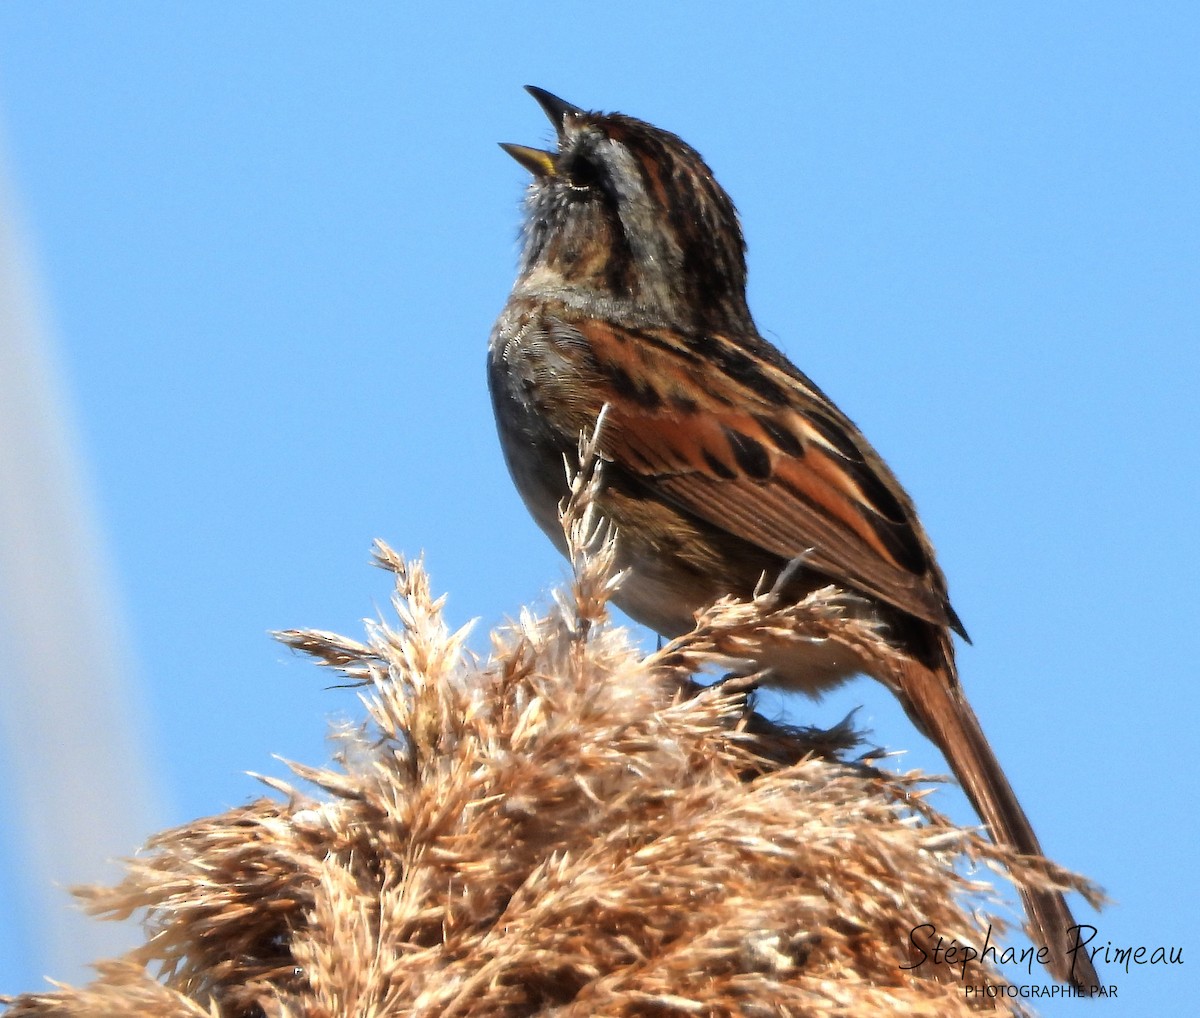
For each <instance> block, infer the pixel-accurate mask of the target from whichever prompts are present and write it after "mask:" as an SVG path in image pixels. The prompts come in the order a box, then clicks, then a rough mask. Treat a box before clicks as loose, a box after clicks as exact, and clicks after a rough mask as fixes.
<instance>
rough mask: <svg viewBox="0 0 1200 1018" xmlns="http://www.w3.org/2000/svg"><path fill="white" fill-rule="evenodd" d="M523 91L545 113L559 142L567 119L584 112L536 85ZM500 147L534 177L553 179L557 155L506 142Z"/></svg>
mask: <svg viewBox="0 0 1200 1018" xmlns="http://www.w3.org/2000/svg"><path fill="white" fill-rule="evenodd" d="M525 91H526V92H528V93H529V94H530V95H531V96H533V97H534V99H536V100H537V104H538V105H539V106H540V107H541V108H542V109H543V110H544V111H545V113H546V116H547V117H549V118H550V123H552V124H553V125H554V131H555V133H556V134H557V135H558V137H559V139H560V140H561V139H562V136H563V134H564V133H565V131H566V125H567V117H578V116H581V115H582V114H583V112H584V111H583V110H581V109H580V108H579V107H578V106H572V105H571V104H570V103H569V102H567V101H566V100H565V99H560V98H559V97H558V96H556V95H552V94H551V93H549V92H547V91H546V90H545V89H544V88H538V87H537V86H536V85H526V86H525ZM500 147H501V148H502V149H504V151H505V152H507V153H508V154H509V155H510V156H512V157H513V158H514V159H515V160H516V161H517V162H519V163H520V164H521V165H522V166H524V167H525V169H527V170H528V171H529V172H530V173H532V174H533V175H534V176H535V177H553V176H554V174H555V173H556V172H557V165H556V160H557V158H558V156H557V153H554V152H546V151H545V150H543V149H540V148H530V147H529V146H528V145H514V144H512V143H511V142H507V141H502V142H501V143H500Z"/></svg>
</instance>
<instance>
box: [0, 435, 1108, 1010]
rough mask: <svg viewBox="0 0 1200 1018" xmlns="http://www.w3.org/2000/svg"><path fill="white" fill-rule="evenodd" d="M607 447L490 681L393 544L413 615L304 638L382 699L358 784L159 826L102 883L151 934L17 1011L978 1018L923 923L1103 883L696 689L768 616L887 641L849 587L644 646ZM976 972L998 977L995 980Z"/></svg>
mask: <svg viewBox="0 0 1200 1018" xmlns="http://www.w3.org/2000/svg"><path fill="white" fill-rule="evenodd" d="M583 452H584V455H583V457H582V458H583V460H584V467H583V469H582V470H580V471H579V473H578V474H577V476H576V477H575V480H574V482H573V489H572V497H571V498H570V500H569V502H568V503H567V504H566V506H565V507H564V511H563V526H564V530H565V533H566V534H567V541H568V546H569V549H570V555H571V564H572V579H571V581H570V583H569V584H568V586H567V589H566V590H565V591H563V592H561V593H560V594H558V595H557V596H556V597H555V602H554V604H553V606H552V607H551V608H550V609H549V610H548V611H546V612H545V613H543V614H535V613H533V612H530V611H524V612H522V614H521V617H520V619H519V621H517V622H515V623H512V624H510V625H509V626H508V627H507V628H504V629H501V630H500V631H498V632H497V633H495V634H494V636H493V652H492V655H491V657H490V659H489V660H488V661H487V662H486V663H484V664H482V665H481V664H478V663H476V662H474V660H473V659H472V658H471V656H470V655H469V654H467V653H466V652H465V650H464V641H465V638H466V631H465V630H460V631H458V632H450V630H449V628H448V627H447V625H446V623H445V621H444V619H443V616H442V604H443V600H442V599H436V600H435V599H434V598H433V597H432V595H431V594H430V588H429V580H428V577H427V575H426V573H425V571H424V569H423V568H422V566H421V563H420V562H409V561H406V560H405V559H404V558H402V557H401V556H399V555H398V554H396V553H395V552H393V551H392V550H391V549H389V548H387V547H386V546H384V545H382V544H380V545H378V546H377V548H376V559H377V561H378V563H379V564H380V565H381V566H383V567H384V568H386V569H388V570H390V571H391V572H392V573H394V575H395V578H396V593H395V597H394V605H395V610H396V613H397V615H398V617H399V625H389V624H387V623H384V622H378V623H368V626H367V642H366V643H360V642H357V641H354V640H350V639H346V638H344V637H341V636H336V635H334V634H331V633H326V632H317V631H312V630H308V631H290V632H286V633H281V634H279V638H280V639H281V640H282V641H283V642H284V643H286V644H288V645H289V646H291V647H294V648H296V649H297V650H301V651H303V652H305V653H307V654H309V655H311V656H313V657H314V658H316V660H317V661H318V662H319V663H320V664H322V665H325V666H328V667H330V668H332V669H334V670H335V671H337V672H339V673H340V674H341V675H343V676H345V677H348V678H349V679H350V680H351V681H353V682H355V683H360V684H361V685H362V694H361V698H362V702H363V704H364V706H365V707H366V711H367V715H368V718H369V721H368V722H367V724H366V725H365V726H364V727H363V728H362V729H361V730H360V731H358V732H357V733H355V734H353V735H351V736H346V737H344V748H343V751H342V753H341V754H340V757H339V759H338V762H337V766H336V767H333V768H329V769H322V768H311V767H305V766H300V765H294V768H293V769H294V771H295V773H296V774H297V775H298V777H299V778H301V779H303V780H304V781H305V782H307V783H309V784H311V785H313V786H316V788H317V789H319V790H320V792H319V794H316V795H311V794H306V793H304V792H302V791H301V790H299V789H297V788H293V787H290V786H288V785H285V784H283V783H280V782H275V781H268V782H267V783H268V784H269V785H271V786H273V787H274V788H275V789H276V790H277V791H278V792H280V793H282V796H283V799H282V801H280V800H275V799H267V798H263V799H260V800H258V801H257V802H253V803H251V804H249V805H247V806H244V807H242V808H239V809H233V810H229V811H227V812H225V813H223V814H220V815H218V816H214V817H209V818H207V819H203V820H198V821H196V822H194V823H191V824H187V825H185V826H183V827H180V828H177V829H175V830H171V831H167V832H165V833H163V834H160V835H158V836H157V837H155V838H154V839H153V840H152V841H151V842H150V844H149V846H148V848H147V851H146V853H145V854H144V855H142V856H139V857H138V858H136V859H134V860H132V861H130V862H129V863H128V876H126V878H125V879H124V880H123V881H122V883H120V884H119V885H118V886H116V887H113V888H87V889H82V890H80V891H78V892H77V893H78V895H79V896H80V898H81V899H82V900H83V902H84V903H85V905H86V907H87V909H88V910H89V911H91V912H92V913H93V914H95V915H98V916H103V917H106V918H118V917H126V916H128V915H130V914H132V913H135V912H140V913H141V914H143V915H144V917H145V929H146V938H145V943H144V944H143V945H142V946H141V947H139V948H137V949H136V950H134V951H132V952H130V953H129V954H127V955H125V956H124V957H122V958H120V959H117V960H114V961H107V962H103V963H100V964H99V965H97V971H98V976H97V978H96V980H95V981H94V982H93V983H91V984H90V985H89V986H87V987H85V988H82V989H73V988H69V987H58V988H56V989H55V990H53V991H51V992H46V993H31V994H25V995H23V996H21V997H18V998H15V999H13V1000H11V1001H9V1002H8V1003H9V1010H8V1011H7V1014H8V1016H9V1018H28V1016H34V1015H38V1016H45V1015H61V1016H79V1015H89V1016H90V1015H112V1016H125V1015H128V1016H133V1015H139V1016H149V1015H153V1016H161V1018H177V1016H178V1018H183V1016H195V1018H200V1016H206V1015H207V1016H229V1018H233V1016H251V1015H260V1014H261V1015H267V1016H280V1018H285V1016H301V1015H304V1016H310V1018H343V1016H350V1015H354V1016H364V1018H365V1016H382V1015H430V1016H438V1018H450V1016H457V1018H467V1016H471V1018H475V1016H497V1018H499V1016H517V1015H551V1014H553V1015H556V1016H562V1018H566V1016H590V1015H611V1016H620V1015H662V1016H667V1015H681V1016H689V1015H703V1016H725V1015H730V1016H733V1015H747V1016H759V1015H763V1016H765V1015H822V1016H838V1015H847V1016H849V1015H853V1016H859V1015H865V1014H872V1013H888V1014H890V1013H893V1012H900V1013H906V1014H916V1015H957V1014H963V1013H968V1012H969V1011H970V1010H971V1000H970V999H969V998H968V996H967V995H966V993H965V992H964V986H963V985H962V984H961V983H959V982H958V980H957V975H958V973H957V970H954V971H950V970H948V968H947V966H944V965H943V966H934V965H932V964H925V965H922V966H919V967H917V968H908V969H906V968H902V966H905V965H909V964H911V961H910V958H911V957H912V956H911V955H910V953H909V952H910V950H911V948H910V947H909V937H910V932H911V931H912V929H913V928H914V927H916V926H918V925H919V924H921V923H932V924H933V925H934V926H935V927H936V929H937V931H938V934H940V935H941V936H943V937H944V938H945V940H946V942H947V943H948V942H949V941H950V940H951V938H958V940H959V942H967V943H971V944H976V945H978V944H980V943H981V942H982V940H983V932H982V931H983V929H984V928H985V927H986V925H987V923H988V922H992V923H997V924H998V920H996V919H994V918H989V917H988V916H987V914H986V906H987V904H988V903H989V902H991V901H993V899H992V897H991V888H990V886H989V885H988V884H987V883H984V882H982V881H980V880H978V879H976V878H969V877H966V876H963V875H962V872H961V871H971V872H974V871H976V869H977V867H978V864H980V863H981V862H982V863H984V864H988V865H995V864H1003V865H1005V866H1007V867H1008V868H1009V870H1010V872H1012V873H1013V875H1014V877H1015V878H1016V879H1018V880H1031V881H1041V882H1044V883H1048V882H1051V881H1053V882H1055V883H1056V885H1057V886H1064V887H1067V886H1069V887H1074V888H1076V889H1081V890H1084V891H1085V892H1088V891H1090V889H1089V888H1087V887H1086V885H1085V884H1084V883H1083V882H1082V881H1081V880H1079V879H1078V878H1075V877H1072V876H1071V875H1069V874H1066V873H1064V872H1062V871H1060V870H1058V869H1056V868H1053V867H1049V866H1048V865H1046V866H1040V865H1038V866H1035V865H1034V864H1033V863H1032V862H1030V861H1023V860H1020V859H1015V858H1012V857H1010V856H1008V855H1006V854H1005V853H1003V852H1001V851H1000V850H998V849H996V848H995V847H993V846H992V845H991V844H990V843H988V842H987V841H986V840H984V839H983V838H982V837H981V836H980V835H979V834H978V833H977V832H975V831H974V830H965V829H960V828H956V827H954V826H953V825H951V824H950V823H949V822H948V821H947V820H945V819H944V818H943V817H941V816H940V815H938V814H937V813H935V812H934V811H933V810H932V809H931V808H930V807H929V805H928V804H927V802H926V801H925V792H923V791H922V790H921V789H920V788H919V787H918V782H919V781H920V780H921V776H920V775H918V774H915V773H912V774H907V775H902V776H896V775H894V774H891V773H887V772H882V771H879V770H877V769H875V768H874V767H873V766H871V764H870V763H869V762H868V761H867V760H865V759H859V760H857V761H852V762H846V761H845V759H844V758H845V757H846V755H847V751H848V750H849V749H850V748H851V747H852V746H853V744H854V736H853V734H852V733H850V732H849V731H848V730H843V729H838V730H835V731H833V732H831V733H814V732H802V731H797V730H789V729H783V728H780V727H778V726H774V725H770V724H768V723H766V722H764V721H763V720H762V719H761V718H758V717H757V716H756V715H753V714H752V713H751V712H750V711H749V710H748V709H747V706H746V693H745V692H744V691H739V690H737V689H734V688H733V686H734V683H727V684H726V685H725V686H723V687H720V686H719V687H713V688H708V689H700V688H699V687H697V686H693V685H691V676H692V675H693V674H694V673H695V672H696V671H697V670H698V669H701V668H703V667H709V668H711V667H712V666H714V665H717V666H720V665H722V663H723V662H725V661H726V660H727V659H729V658H736V657H737V656H738V651H739V648H741V647H743V646H744V644H745V643H746V641H747V640H748V638H749V637H750V636H751V635H752V634H755V633H759V634H761V633H762V630H763V629H764V628H768V629H772V630H775V631H776V633H775V635H777V636H778V637H779V638H780V639H821V638H826V637H828V636H832V635H836V636H837V637H838V638H839V639H843V640H853V641H855V642H856V643H858V644H860V645H861V646H863V647H867V648H873V649H874V651H875V652H878V653H880V654H887V653H888V651H887V647H886V644H884V643H883V642H882V641H881V640H880V638H879V637H878V635H877V634H876V633H874V632H872V631H871V630H869V629H866V628H864V627H863V626H862V625H861V624H859V623H855V622H853V621H851V620H849V619H848V618H846V617H845V616H844V615H843V611H842V609H843V607H844V605H845V603H846V599H847V597H848V595H845V594H843V593H839V592H838V591H836V590H834V589H832V588H830V589H827V590H824V591H821V592H819V593H817V594H814V595H812V596H811V597H809V598H807V599H806V600H805V601H804V602H802V603H801V604H799V605H780V604H777V603H776V602H775V599H774V598H773V596H772V594H771V592H770V591H766V592H764V593H763V594H761V596H759V597H758V598H756V599H755V601H754V602H751V603H737V602H734V601H727V602H722V603H720V604H718V605H716V606H714V607H713V608H711V609H710V610H708V611H706V612H704V613H703V614H702V615H701V616H700V617H699V618H698V619H697V623H696V628H695V630H694V631H693V632H692V633H690V634H688V635H687V636H684V637H682V638H680V639H678V640H674V641H672V642H671V643H670V644H668V645H667V646H665V647H664V648H662V649H661V650H659V651H658V652H657V653H654V654H651V655H649V656H648V657H643V656H641V655H640V654H639V653H638V652H637V650H636V649H635V648H634V647H633V646H631V644H630V640H629V636H628V634H627V633H626V631H625V630H623V629H622V628H619V627H617V626H614V625H613V624H611V623H610V622H609V621H608V619H607V603H608V599H609V596H610V595H611V593H612V591H613V589H614V588H615V586H616V585H617V584H618V583H619V582H620V577H619V575H617V574H616V573H615V572H614V536H613V535H612V534H611V533H610V532H609V530H608V528H607V527H606V525H605V524H604V522H603V521H602V520H601V519H600V518H599V517H598V515H597V510H596V507H595V500H594V496H595V494H596V491H597V486H598V485H599V483H600V478H599V472H598V469H597V468H596V465H595V458H594V456H593V455H592V452H591V450H590V449H587V448H585V449H584V450H583ZM742 685H743V686H744V685H745V683H743V684H742ZM972 909H975V910H980V911H979V914H978V915H973V914H972V911H971V910H972ZM967 978H968V981H969V982H973V983H976V984H979V983H983V982H985V981H986V982H991V983H993V984H1002V980H1001V978H1000V977H999V975H998V973H996V972H995V971H994V970H993V969H991V968H989V967H987V966H984V965H981V964H979V963H975V964H974V965H972V966H971V967H970V968H969V969H968V971H967ZM1036 980H1037V977H1036V976H1035V977H1034V979H1033V980H1032V981H1036ZM985 1006H989V1007H995V1008H996V1009H998V1010H1000V1011H1002V1012H1004V1013H1013V1012H1012V1010H1011V1009H1012V1008H1013V1007H1014V1006H1015V1005H1014V1004H1013V1002H1012V1001H1011V999H1008V1000H1006V999H1003V998H1001V999H1000V1000H995V999H993V1000H990V1001H987V1002H986V1004H985Z"/></svg>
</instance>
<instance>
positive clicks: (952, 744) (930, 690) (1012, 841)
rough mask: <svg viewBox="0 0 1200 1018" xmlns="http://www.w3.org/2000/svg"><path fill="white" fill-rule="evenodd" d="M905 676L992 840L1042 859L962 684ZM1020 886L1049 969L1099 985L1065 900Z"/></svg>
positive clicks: (916, 669) (914, 671)
mask: <svg viewBox="0 0 1200 1018" xmlns="http://www.w3.org/2000/svg"><path fill="white" fill-rule="evenodd" d="M898 678H899V684H900V692H901V702H902V703H904V706H905V709H906V710H907V711H908V713H909V716H910V717H911V718H912V719H913V721H914V722H915V723H916V724H917V725H918V726H919V727H920V728H921V729H922V730H923V731H924V732H925V734H926V735H927V736H928V737H929V738H930V739H932V740H933V742H934V743H936V744H937V746H938V748H939V749H941V751H942V754H943V755H944V756H945V757H946V762H947V763H949V764H950V767H951V769H952V770H953V771H954V774H955V776H956V777H957V778H958V780H959V783H960V784H961V785H962V787H963V791H965V792H966V793H967V798H968V799H970V800H971V804H972V805H973V806H974V807H975V811H976V812H977V813H978V814H979V816H980V819H982V820H983V822H984V823H985V824H986V825H987V828H988V831H989V832H990V834H991V836H992V840H993V841H994V842H996V844H998V845H1004V846H1006V847H1008V848H1011V849H1014V850H1016V851H1017V852H1020V853H1021V854H1022V855H1033V856H1041V855H1042V846H1041V845H1040V844H1039V843H1038V839H1037V835H1036V834H1034V833H1033V826H1032V825H1031V824H1030V823H1029V818H1028V817H1026V816H1025V811H1024V810H1023V809H1022V808H1021V804H1020V802H1018V801H1017V796H1016V793H1015V792H1013V790H1012V785H1010V784H1009V783H1008V778H1007V777H1005V775H1004V771H1003V769H1002V768H1001V767H1000V762H999V761H998V760H997V759H996V754H995V753H993V752H992V747H991V746H990V745H988V741H987V738H986V737H985V736H984V734H983V729H982V728H980V727H979V719H978V718H976V717H975V712H974V711H973V710H971V705H970V704H969V703H967V701H966V698H965V697H964V696H963V695H962V692H961V690H960V688H959V686H958V683H957V682H956V681H955V680H953V679H951V678H950V677H949V676H948V675H946V674H944V673H942V672H939V671H931V670H929V669H928V668H924V667H922V666H921V665H919V664H916V663H910V664H909V665H907V666H905V668H904V670H903V672H902V673H901V675H900V676H899V677H898ZM1015 883H1016V884H1017V887H1018V890H1019V891H1020V892H1021V898H1022V900H1023V901H1024V903H1025V913H1026V915H1027V916H1028V918H1029V924H1030V927H1031V932H1032V935H1033V942H1034V944H1035V946H1039V947H1040V946H1041V945H1043V944H1044V945H1045V946H1046V947H1047V948H1048V949H1049V951H1050V960H1049V961H1048V962H1047V963H1046V968H1047V969H1049V971H1050V973H1051V975H1053V976H1054V977H1055V978H1056V979H1059V980H1062V981H1063V982H1068V983H1071V984H1072V985H1074V986H1076V987H1079V988H1087V987H1091V986H1096V985H1098V984H1099V982H1100V980H1099V977H1098V976H1097V974H1096V970H1095V968H1094V967H1093V965H1092V962H1091V960H1090V959H1089V958H1088V957H1087V954H1086V951H1083V950H1080V951H1077V952H1075V953H1071V951H1070V948H1072V947H1074V946H1075V945H1076V943H1077V941H1076V932H1077V931H1075V930H1073V929H1072V927H1074V926H1076V922H1075V917H1074V916H1073V915H1071V910H1070V908H1069V907H1068V906H1067V903H1066V901H1065V900H1064V899H1063V896H1062V895H1061V894H1059V893H1058V892H1057V891H1043V890H1034V889H1031V888H1026V887H1024V886H1022V885H1021V883H1020V881H1016V882H1015Z"/></svg>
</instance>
